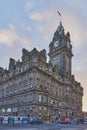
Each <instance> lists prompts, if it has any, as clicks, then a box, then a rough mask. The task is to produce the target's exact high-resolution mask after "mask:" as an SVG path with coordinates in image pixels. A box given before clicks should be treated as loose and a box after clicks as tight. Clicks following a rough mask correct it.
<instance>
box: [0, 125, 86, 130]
mask: <svg viewBox="0 0 87 130" xmlns="http://www.w3.org/2000/svg"><path fill="white" fill-rule="evenodd" d="M0 130H87V125H86V124H77V125H71V124H70V125H64V124H42V125H30V124H14V125H11V124H9V125H8V124H0Z"/></svg>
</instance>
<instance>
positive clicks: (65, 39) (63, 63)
mask: <svg viewBox="0 0 87 130" xmlns="http://www.w3.org/2000/svg"><path fill="white" fill-rule="evenodd" d="M48 55H49V58H50V61H49V62H50V63H51V64H52V66H53V67H54V66H55V65H58V70H59V73H60V74H61V75H62V76H66V75H68V76H71V60H72V56H73V54H72V45H71V41H70V34H69V32H67V33H66V34H65V32H64V27H63V26H62V23H61V22H60V24H59V26H58V28H57V30H56V31H55V33H54V36H53V39H52V42H51V43H50V45H49V54H48Z"/></svg>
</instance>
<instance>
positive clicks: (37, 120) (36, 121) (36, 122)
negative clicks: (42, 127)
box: [30, 118, 43, 125]
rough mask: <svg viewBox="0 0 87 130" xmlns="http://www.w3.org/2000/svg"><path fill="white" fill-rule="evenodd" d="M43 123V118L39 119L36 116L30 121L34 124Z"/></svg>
mask: <svg viewBox="0 0 87 130" xmlns="http://www.w3.org/2000/svg"><path fill="white" fill-rule="evenodd" d="M42 123H43V121H42V120H41V119H39V118H34V119H32V120H31V121H30V124H33V125H35V124H42Z"/></svg>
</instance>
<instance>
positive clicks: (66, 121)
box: [60, 119, 71, 124]
mask: <svg viewBox="0 0 87 130" xmlns="http://www.w3.org/2000/svg"><path fill="white" fill-rule="evenodd" d="M60 123H61V124H71V120H70V119H64V120H61V122H60Z"/></svg>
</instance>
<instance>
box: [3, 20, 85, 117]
mask: <svg viewBox="0 0 87 130" xmlns="http://www.w3.org/2000/svg"><path fill="white" fill-rule="evenodd" d="M48 55H49V62H47V54H46V50H45V49H43V50H41V51H38V50H37V49H36V48H34V49H33V50H32V51H28V50H26V49H22V60H21V61H20V60H18V61H16V60H14V59H13V58H10V60H9V68H8V69H3V68H2V67H0V115H9V114H10V115H19V116H22V115H28V116H32V117H33V116H37V117H38V116H41V117H46V116H52V117H54V116H58V117H59V118H60V117H71V116H72V117H73V116H76V117H78V116H81V114H82V97H83V88H82V86H81V84H80V83H79V82H77V81H76V80H75V78H74V75H72V56H73V54H72V45H71V41H70V34H69V32H68V33H66V34H65V32H64V28H63V26H62V23H61V22H60V25H59V26H58V28H57V30H56V31H55V33H54V36H53V39H52V42H51V43H50V44H49V54H48Z"/></svg>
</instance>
